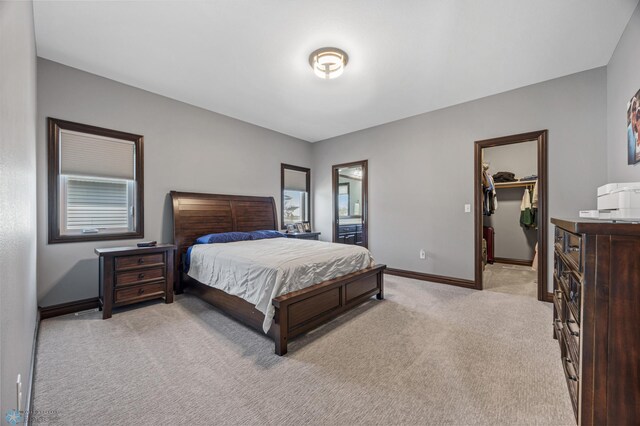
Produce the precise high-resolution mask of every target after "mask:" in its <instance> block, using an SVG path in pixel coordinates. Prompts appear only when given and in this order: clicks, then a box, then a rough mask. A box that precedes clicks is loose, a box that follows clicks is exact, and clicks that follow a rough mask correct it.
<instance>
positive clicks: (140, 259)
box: [115, 253, 164, 271]
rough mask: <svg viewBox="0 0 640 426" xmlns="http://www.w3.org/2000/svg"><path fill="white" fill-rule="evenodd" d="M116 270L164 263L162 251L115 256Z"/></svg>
mask: <svg viewBox="0 0 640 426" xmlns="http://www.w3.org/2000/svg"><path fill="white" fill-rule="evenodd" d="M115 261H116V271H118V270H123V269H130V268H138V267H140V266H150V265H162V264H164V253H153V254H140V255H134V256H120V257H116V259H115Z"/></svg>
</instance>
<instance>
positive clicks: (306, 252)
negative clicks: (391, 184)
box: [188, 238, 375, 333]
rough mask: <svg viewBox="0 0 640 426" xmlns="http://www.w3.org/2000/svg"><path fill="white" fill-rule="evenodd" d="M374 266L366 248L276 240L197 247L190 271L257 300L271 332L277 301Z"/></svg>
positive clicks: (251, 300)
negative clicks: (301, 290) (298, 291)
mask: <svg viewBox="0 0 640 426" xmlns="http://www.w3.org/2000/svg"><path fill="white" fill-rule="evenodd" d="M373 265H375V262H374V260H373V257H372V256H371V253H370V252H369V250H367V249H365V248H363V247H360V246H355V245H346V244H335V243H327V242H323V241H312V240H300V239H293V238H271V239H264V240H255V241H237V242H233V243H225V244H198V245H195V246H193V247H192V249H191V266H190V269H189V273H188V275H189V276H190V277H191V278H193V279H195V280H198V281H199V282H201V283H202V284H205V285H208V286H210V287H214V288H217V289H218V290H222V291H224V292H226V293H228V294H231V295H234V296H237V297H241V298H242V299H244V300H246V301H247V302H249V303H251V304H253V305H254V306H255V307H256V309H257V310H258V311H260V312H262V313H263V314H264V323H263V324H262V329H263V330H264V332H265V333H267V332H268V331H269V328H270V327H271V323H272V322H273V315H274V313H275V308H274V306H273V305H272V304H271V300H272V299H274V298H276V297H278V296H281V295H283V294H286V293H289V292H292V291H295V290H300V289H303V288H306V287H310V286H312V285H314V284H318V283H320V282H323V281H327V280H330V279H333V278H337V277H340V276H343V275H346V274H349V273H352V272H356V271H359V270H361V269H365V268H368V267H371V266H373Z"/></svg>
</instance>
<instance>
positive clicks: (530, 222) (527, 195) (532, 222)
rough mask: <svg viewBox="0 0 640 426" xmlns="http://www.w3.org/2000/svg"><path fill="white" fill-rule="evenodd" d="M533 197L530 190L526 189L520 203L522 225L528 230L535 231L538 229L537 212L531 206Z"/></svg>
mask: <svg viewBox="0 0 640 426" xmlns="http://www.w3.org/2000/svg"><path fill="white" fill-rule="evenodd" d="M531 195H532V194H531V192H530V191H529V188H526V189H525V190H524V195H523V196H522V202H521V203H520V224H521V225H522V226H524V227H525V228H526V229H535V228H536V227H537V224H536V212H535V210H534V209H533V208H532V205H531Z"/></svg>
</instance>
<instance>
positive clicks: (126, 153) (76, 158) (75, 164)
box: [60, 129, 135, 180]
mask: <svg viewBox="0 0 640 426" xmlns="http://www.w3.org/2000/svg"><path fill="white" fill-rule="evenodd" d="M60 174H61V175H74V176H91V177H103V178H111V179H128V180H133V179H135V144H134V143H133V142H130V141H125V140H122V139H113V138H108V137H104V136H98V135H92V134H88V133H80V132H75V131H72V130H65V129H61V130H60Z"/></svg>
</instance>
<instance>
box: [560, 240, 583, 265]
mask: <svg viewBox="0 0 640 426" xmlns="http://www.w3.org/2000/svg"><path fill="white" fill-rule="evenodd" d="M583 251H584V248H583V246H582V237H581V236H579V235H576V234H572V233H570V232H565V233H564V254H565V255H566V257H567V258H568V259H569V260H570V261H571V262H572V263H573V266H574V267H575V268H576V270H577V271H578V272H580V273H582V272H583V267H582V259H583V254H582V253H583Z"/></svg>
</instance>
